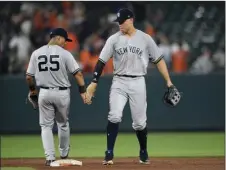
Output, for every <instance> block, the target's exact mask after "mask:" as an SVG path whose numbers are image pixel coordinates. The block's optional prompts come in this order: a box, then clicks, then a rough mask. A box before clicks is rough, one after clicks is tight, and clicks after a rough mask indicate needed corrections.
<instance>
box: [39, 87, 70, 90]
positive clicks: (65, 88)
mask: <svg viewBox="0 0 226 170" xmlns="http://www.w3.org/2000/svg"><path fill="white" fill-rule="evenodd" d="M40 88H42V89H56V88H58V89H59V90H67V89H68V87H43V86H41V87H40Z"/></svg>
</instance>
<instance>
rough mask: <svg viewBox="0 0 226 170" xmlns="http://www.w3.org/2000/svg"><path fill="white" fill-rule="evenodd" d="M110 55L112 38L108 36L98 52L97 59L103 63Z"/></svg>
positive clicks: (111, 53)
mask: <svg viewBox="0 0 226 170" xmlns="http://www.w3.org/2000/svg"><path fill="white" fill-rule="evenodd" d="M112 55H113V38H112V37H110V38H108V39H107V41H106V43H105V45H104V47H103V49H102V51H101V53H100V56H99V60H100V61H101V62H103V63H104V64H105V63H107V61H108V60H109V59H110V58H111V57H112Z"/></svg>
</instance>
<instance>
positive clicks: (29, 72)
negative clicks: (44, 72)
mask: <svg viewBox="0 0 226 170" xmlns="http://www.w3.org/2000/svg"><path fill="white" fill-rule="evenodd" d="M35 71H36V67H35V53H34V52H33V53H32V55H31V58H30V61H29V64H28V68H27V72H26V74H27V75H29V76H35Z"/></svg>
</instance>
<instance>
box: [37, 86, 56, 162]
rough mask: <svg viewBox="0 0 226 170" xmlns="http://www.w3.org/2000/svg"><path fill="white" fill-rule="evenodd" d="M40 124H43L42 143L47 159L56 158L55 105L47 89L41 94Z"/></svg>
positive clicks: (39, 100)
mask: <svg viewBox="0 0 226 170" xmlns="http://www.w3.org/2000/svg"><path fill="white" fill-rule="evenodd" d="M38 102H39V124H40V126H41V137H42V144H43V148H44V151H45V156H46V160H55V147H54V139H53V132H52V129H53V125H54V117H55V113H54V107H53V105H52V104H51V96H49V95H48V92H47V91H46V90H41V91H40V94H39V99H38Z"/></svg>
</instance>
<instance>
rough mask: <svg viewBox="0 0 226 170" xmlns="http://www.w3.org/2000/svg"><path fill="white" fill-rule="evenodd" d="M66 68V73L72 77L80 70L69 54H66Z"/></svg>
mask: <svg viewBox="0 0 226 170" xmlns="http://www.w3.org/2000/svg"><path fill="white" fill-rule="evenodd" d="M66 67H67V70H68V72H69V73H71V74H73V75H75V74H76V73H77V72H78V71H79V70H80V67H79V65H78V63H77V62H76V60H75V59H74V57H73V55H72V54H71V53H70V52H67V57H66Z"/></svg>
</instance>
